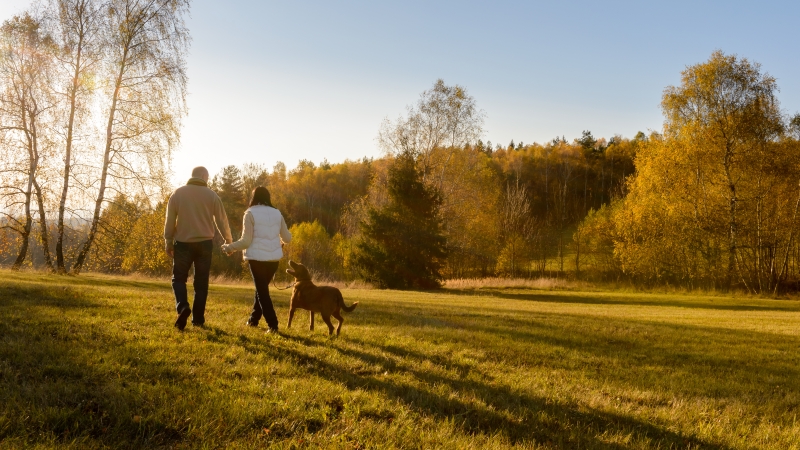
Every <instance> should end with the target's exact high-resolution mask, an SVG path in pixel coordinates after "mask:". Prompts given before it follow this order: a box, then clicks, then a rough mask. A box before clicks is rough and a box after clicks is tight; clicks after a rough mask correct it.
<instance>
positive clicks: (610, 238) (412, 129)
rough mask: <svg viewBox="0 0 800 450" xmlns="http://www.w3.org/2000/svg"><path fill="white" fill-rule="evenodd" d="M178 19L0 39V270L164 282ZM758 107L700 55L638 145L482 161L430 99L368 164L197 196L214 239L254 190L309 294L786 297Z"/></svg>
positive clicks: (167, 13) (795, 162)
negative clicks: (599, 283) (559, 283)
mask: <svg viewBox="0 0 800 450" xmlns="http://www.w3.org/2000/svg"><path fill="white" fill-rule="evenodd" d="M187 13H188V3H187V2H181V1H166V0H150V1H147V2H143V1H137V0H110V1H105V2H99V1H95V0H50V1H49V2H45V3H41V4H38V6H36V7H32V8H31V9H30V10H29V11H27V12H25V13H23V14H21V15H19V16H16V17H13V18H12V19H9V20H7V21H5V22H4V23H3V24H2V26H1V27H0V52H1V53H0V96H2V98H0V100H2V102H0V105H2V106H0V149H1V151H2V156H3V158H2V163H0V177H1V181H2V183H0V199H1V201H2V207H0V213H1V214H2V217H0V226H2V232H0V263H3V264H7V265H10V266H12V267H13V268H20V267H23V266H37V267H45V268H47V269H50V270H53V271H57V272H61V273H66V272H67V271H72V272H74V273H80V272H81V271H82V270H87V269H88V270H96V271H103V272H112V273H131V272H141V273H147V274H154V275H165V274H168V273H169V271H170V261H168V259H167V257H166V255H164V254H163V251H162V249H163V242H162V240H161V229H162V224H163V218H164V208H165V204H166V203H165V202H166V199H167V197H168V195H169V193H170V192H171V190H172V188H173V187H172V186H170V185H169V183H168V182H167V175H168V173H169V163H170V158H171V153H172V151H173V149H174V148H175V146H176V145H177V143H178V141H179V138H180V134H179V131H180V123H181V119H182V117H183V116H184V114H185V87H186V72H185V52H186V50H187V47H188V41H189V34H188V30H186V28H185V26H184V23H183V20H184V17H185V15H186V14H187ZM777 92H778V87H777V83H776V80H775V79H774V78H773V77H771V76H770V75H769V74H767V73H766V72H764V71H762V69H761V67H760V65H758V64H757V63H754V62H751V61H749V60H747V59H744V58H739V57H737V56H735V55H726V54H724V53H722V52H720V51H718V52H715V53H714V54H712V55H711V57H710V59H709V60H708V61H706V62H703V63H700V64H696V65H693V66H689V67H687V68H686V70H685V71H684V72H683V74H682V78H681V84H680V85H678V86H670V87H667V88H666V89H665V91H664V95H663V100H662V105H661V106H662V110H663V112H664V126H663V129H662V130H660V131H658V132H650V133H649V134H645V133H642V132H639V133H637V134H636V135H635V136H634V137H633V138H626V137H622V136H613V137H610V138H595V137H594V136H593V135H592V133H591V132H589V131H584V132H583V134H582V135H581V136H579V137H575V138H573V139H572V140H567V139H566V138H565V137H563V136H562V137H556V138H554V139H552V140H551V141H549V142H546V143H532V144H525V143H523V142H514V141H511V142H510V143H509V144H507V145H505V144H504V145H501V144H492V143H491V142H483V140H482V137H483V134H484V129H483V122H484V118H485V113H484V112H483V111H482V110H480V109H479V108H478V106H477V104H476V101H475V99H474V98H473V97H471V96H470V95H469V94H468V92H467V90H466V89H465V88H464V87H463V86H459V85H447V84H446V83H445V82H444V81H442V80H438V81H437V82H436V83H434V85H433V86H432V87H431V88H430V89H428V90H426V91H424V92H423V93H422V94H421V95H420V98H419V99H418V101H417V102H416V103H415V104H413V105H411V106H409V108H408V110H407V112H406V114H405V115H401V116H400V117H398V118H397V119H395V120H390V119H386V120H385V121H384V122H383V124H382V125H381V127H380V129H379V130H378V143H379V145H380V148H381V149H382V151H383V154H382V156H381V157H379V158H364V159H362V160H359V161H344V162H338V163H330V162H328V161H327V160H326V161H323V162H322V163H320V164H318V165H317V164H315V163H313V162H311V161H307V160H301V161H300V162H299V163H298V164H297V166H296V167H294V168H292V169H289V168H288V167H287V166H286V165H285V164H284V163H281V162H279V163H277V164H276V165H275V166H274V167H265V166H264V165H263V164H260V163H259V162H254V163H251V164H245V165H243V166H240V167H236V166H228V167H225V168H223V169H222V170H221V171H220V172H219V173H218V174H216V175H215V176H214V177H213V178H212V180H211V183H210V184H211V187H212V189H214V190H215V191H216V192H217V193H218V194H219V195H220V198H221V199H222V201H223V203H224V204H225V207H226V210H227V212H228V215H229V218H230V223H231V227H232V229H233V232H234V235H237V234H238V233H241V219H242V214H243V211H244V210H245V209H246V205H247V202H248V195H249V193H250V192H251V191H252V189H253V188H254V187H256V186H266V187H267V188H268V189H269V190H270V191H271V193H272V199H273V203H274V204H275V205H276V206H277V207H278V208H279V209H280V210H281V211H282V212H283V214H284V216H285V217H286V220H287V223H288V224H289V225H290V227H291V231H292V233H293V234H294V236H295V239H294V242H293V243H292V244H291V245H290V246H288V247H287V251H288V253H289V255H290V257H292V258H295V259H298V260H300V261H302V262H304V263H305V264H306V265H307V266H309V267H311V268H312V269H313V270H314V271H315V272H316V274H317V276H320V277H324V278H328V279H338V280H354V279H365V280H368V281H370V282H373V283H375V284H377V285H380V286H385V287H420V288H431V287H436V286H439V285H440V283H441V281H442V280H445V279H452V278H481V277H494V276H504V277H541V276H573V277H579V278H583V279H616V280H620V279H627V280H631V281H633V282H637V283H645V284H659V283H670V284H678V285H683V286H686V287H690V288H692V287H708V288H723V289H730V288H742V289H746V290H749V291H751V292H755V293H773V294H774V293H777V292H778V291H779V290H787V289H792V288H793V287H796V286H797V283H798V280H799V279H800V277H798V275H799V274H800V246H799V245H798V243H797V234H798V230H797V221H798V212H800V157H799V156H800V152H799V150H800V144H798V142H800V115H794V116H790V115H789V114H787V113H786V112H785V111H783V110H782V109H781V108H780V104H779V101H778V99H777ZM216 239H217V240H218V241H219V240H220V238H219V237H217V238H216ZM219 243H221V242H219ZM213 268H214V269H213V270H214V271H215V272H216V274H217V275H224V276H229V277H240V276H242V275H243V274H244V267H243V265H242V263H241V257H240V255H233V256H228V255H224V254H222V253H220V252H219V251H218V250H215V254H214V264H213ZM398 274H401V275H398Z"/></svg>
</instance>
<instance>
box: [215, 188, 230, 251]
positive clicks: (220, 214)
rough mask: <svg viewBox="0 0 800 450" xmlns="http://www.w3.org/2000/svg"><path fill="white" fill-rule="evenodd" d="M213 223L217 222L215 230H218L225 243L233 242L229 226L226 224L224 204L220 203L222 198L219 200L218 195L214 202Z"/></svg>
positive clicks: (226, 217)
mask: <svg viewBox="0 0 800 450" xmlns="http://www.w3.org/2000/svg"><path fill="white" fill-rule="evenodd" d="M214 223H216V224H217V230H219V234H220V235H221V236H222V238H223V239H225V243H226V244H230V243H231V242H233V236H231V226H230V225H228V215H227V214H225V206H223V205H222V200H220V198H219V196H217V199H216V201H215V203H214Z"/></svg>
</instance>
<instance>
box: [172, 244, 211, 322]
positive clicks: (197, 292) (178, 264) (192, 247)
mask: <svg viewBox="0 0 800 450" xmlns="http://www.w3.org/2000/svg"><path fill="white" fill-rule="evenodd" d="M212 248H213V241H211V240H207V241H202V242H175V253H174V257H173V259H172V290H173V292H175V309H176V310H177V312H178V314H180V313H181V311H183V310H184V309H185V308H189V298H188V293H187V292H186V280H187V279H188V278H189V269H191V267H192V264H194V280H193V283H192V286H193V287H194V304H193V305H192V324H193V325H203V324H204V323H205V321H206V317H205V313H206V299H207V298H208V275H209V272H210V271H211V249H212Z"/></svg>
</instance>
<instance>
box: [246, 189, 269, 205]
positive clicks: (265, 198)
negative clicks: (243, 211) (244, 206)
mask: <svg viewBox="0 0 800 450" xmlns="http://www.w3.org/2000/svg"><path fill="white" fill-rule="evenodd" d="M256 205H264V206H269V207H272V208H274V206H272V200H271V199H270V195H269V191H268V190H267V188H265V187H264V186H259V187H257V188H255V189H253V194H252V195H251V196H250V206H256Z"/></svg>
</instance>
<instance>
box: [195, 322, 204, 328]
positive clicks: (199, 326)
mask: <svg viewBox="0 0 800 450" xmlns="http://www.w3.org/2000/svg"><path fill="white" fill-rule="evenodd" d="M192 326H193V327H195V328H205V327H206V324H204V323H194V322H192Z"/></svg>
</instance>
